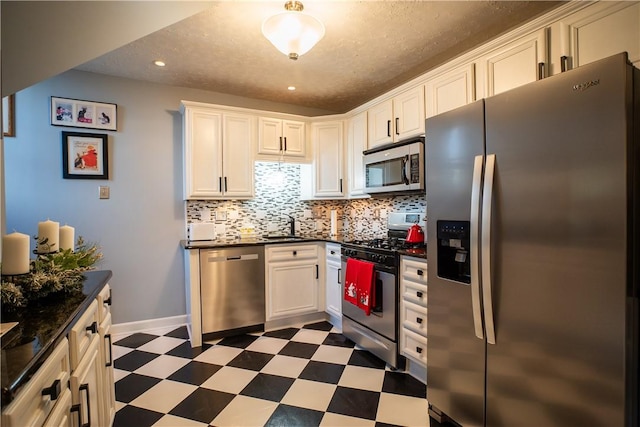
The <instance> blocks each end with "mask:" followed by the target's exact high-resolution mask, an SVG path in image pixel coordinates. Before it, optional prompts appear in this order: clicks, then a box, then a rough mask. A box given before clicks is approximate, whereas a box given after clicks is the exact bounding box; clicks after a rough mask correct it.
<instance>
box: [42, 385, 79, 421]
mask: <svg viewBox="0 0 640 427" xmlns="http://www.w3.org/2000/svg"><path fill="white" fill-rule="evenodd" d="M63 426H64V427H73V419H72V416H71V391H70V390H69V389H66V390H65V391H64V392H63V393H62V394H61V395H60V397H59V398H58V403H57V404H56V407H55V408H53V411H51V415H49V418H47V421H46V422H45V423H44V424H43V426H42V427H63Z"/></svg>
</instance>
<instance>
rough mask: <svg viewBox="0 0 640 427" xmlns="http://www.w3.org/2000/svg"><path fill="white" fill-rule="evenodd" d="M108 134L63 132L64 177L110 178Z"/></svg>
mask: <svg viewBox="0 0 640 427" xmlns="http://www.w3.org/2000/svg"><path fill="white" fill-rule="evenodd" d="M107 141H108V139H107V134H100V133H80V132H62V177H63V178H65V179H109V156H108V150H107Z"/></svg>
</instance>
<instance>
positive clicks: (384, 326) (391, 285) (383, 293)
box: [340, 257, 397, 342]
mask: <svg viewBox="0 0 640 427" xmlns="http://www.w3.org/2000/svg"><path fill="white" fill-rule="evenodd" d="M346 272H347V258H345V257H342V272H341V273H340V274H341V277H340V280H341V282H342V283H344V279H345V276H346ZM374 281H375V282H374V286H375V292H376V307H375V308H373V309H372V310H371V314H370V315H369V316H367V315H366V314H365V312H364V310H362V309H361V308H359V307H358V306H356V305H354V304H351V303H350V302H348V301H345V300H344V295H343V296H342V315H343V316H344V317H348V318H349V319H351V320H353V321H355V322H358V323H359V324H361V325H363V326H365V327H367V328H368V329H371V330H372V331H374V332H377V333H378V334H380V335H382V336H384V337H386V338H388V339H389V340H391V341H393V342H396V341H397V339H396V338H397V334H396V306H397V287H396V276H395V274H393V273H391V272H388V271H384V270H383V269H382V268H378V267H376V268H375V270H374Z"/></svg>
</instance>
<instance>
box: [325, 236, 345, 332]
mask: <svg viewBox="0 0 640 427" xmlns="http://www.w3.org/2000/svg"><path fill="white" fill-rule="evenodd" d="M325 259H326V264H325V266H326V267H325V271H326V274H325V280H326V281H325V295H326V302H327V304H326V307H327V308H326V312H327V313H328V314H329V316H330V318H331V320H332V322H331V323H332V324H333V325H334V326H338V325H336V324H335V323H337V322H339V323H340V325H342V283H341V281H340V274H341V273H342V261H341V260H340V245H337V244H333V243H327V244H326V246H325Z"/></svg>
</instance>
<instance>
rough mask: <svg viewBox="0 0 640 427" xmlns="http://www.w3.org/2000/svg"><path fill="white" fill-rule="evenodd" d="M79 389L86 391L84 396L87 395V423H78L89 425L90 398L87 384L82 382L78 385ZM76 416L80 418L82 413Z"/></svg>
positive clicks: (86, 426) (85, 426)
mask: <svg viewBox="0 0 640 427" xmlns="http://www.w3.org/2000/svg"><path fill="white" fill-rule="evenodd" d="M79 390H80V391H82V390H84V391H86V392H87V393H86V396H87V423H86V424H80V426H81V427H91V399H90V397H89V384H82V385H80V387H79ZM78 418H80V419H82V415H80V416H79V417H78Z"/></svg>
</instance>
